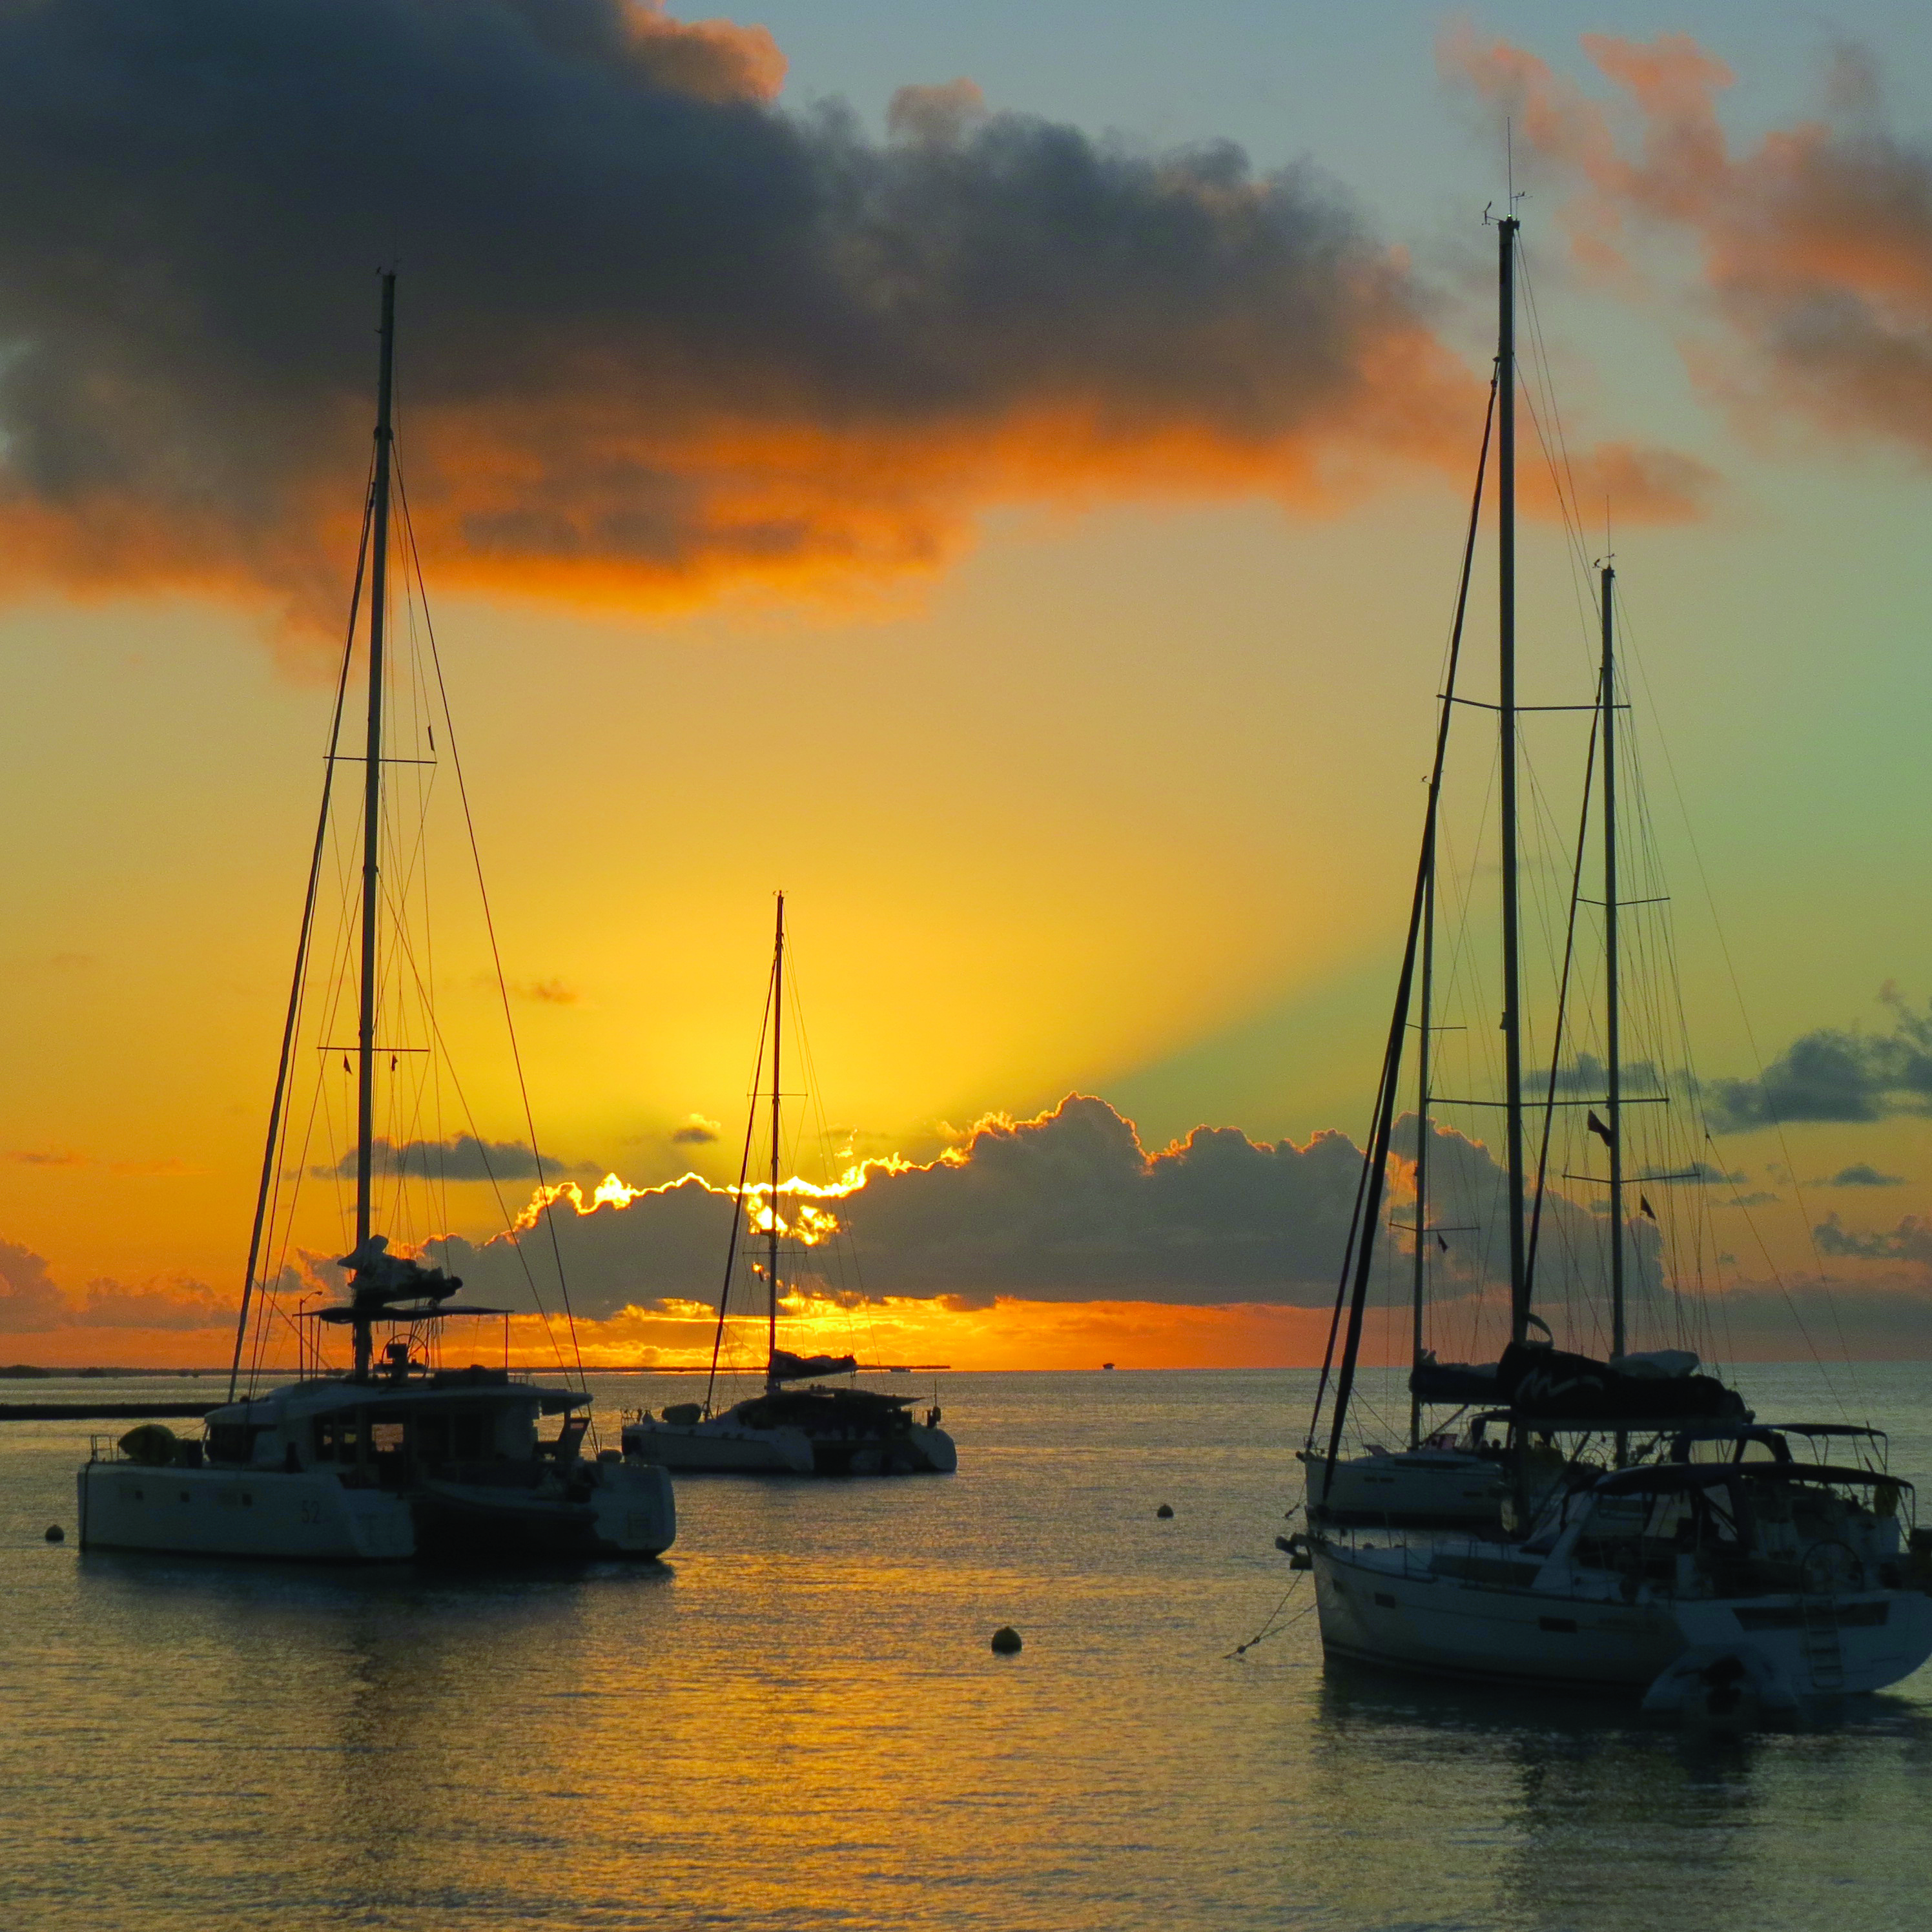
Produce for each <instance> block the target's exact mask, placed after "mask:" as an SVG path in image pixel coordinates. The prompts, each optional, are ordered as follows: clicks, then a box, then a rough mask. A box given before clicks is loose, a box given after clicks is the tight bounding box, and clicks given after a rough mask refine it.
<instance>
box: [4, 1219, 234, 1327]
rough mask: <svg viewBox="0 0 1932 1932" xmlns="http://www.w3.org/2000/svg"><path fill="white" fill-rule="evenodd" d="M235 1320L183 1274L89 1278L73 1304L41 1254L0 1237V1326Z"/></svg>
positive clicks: (224, 1304)
mask: <svg viewBox="0 0 1932 1932" xmlns="http://www.w3.org/2000/svg"><path fill="white" fill-rule="evenodd" d="M234 1319H235V1305H234V1304H233V1302H230V1301H224V1300H223V1298H221V1297H220V1295H217V1293H216V1292H215V1291H214V1289H211V1288H210V1287H209V1286H208V1284H207V1283H205V1282H200V1281H195V1280H191V1279H190V1278H189V1277H187V1276H185V1275H181V1276H161V1277H156V1278H155V1279H154V1280H151V1281H148V1282H145V1283H142V1284H140V1285H139V1286H130V1285H129V1284H127V1283H124V1282H118V1281H113V1280H108V1279H107V1278H106V1277H101V1278H100V1279H98V1280H94V1281H91V1282H89V1283H88V1285H87V1288H86V1292H85V1293H84V1294H83V1296H82V1297H81V1299H80V1301H79V1303H78V1304H76V1303H74V1302H71V1301H69V1300H68V1298H67V1297H66V1295H64V1294H62V1292H61V1290H60V1289H58V1287H57V1286H55V1283H54V1281H53V1280H52V1277H51V1276H49V1274H48V1273H47V1265H46V1262H45V1261H44V1260H43V1259H42V1258H41V1257H40V1256H38V1255H37V1254H35V1253H34V1252H33V1250H31V1249H30V1248H26V1247H22V1246H21V1245H20V1244H19V1243H18V1242H17V1241H0V1331H7V1332H10V1333H14V1334H20V1333H23V1332H32V1333H37V1334H44V1333H46V1331H49V1330H51V1329H55V1328H221V1327H224V1326H226V1325H228V1324H229V1323H230V1322H233V1320H234Z"/></svg>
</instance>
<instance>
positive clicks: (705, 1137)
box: [670, 1127, 718, 1147]
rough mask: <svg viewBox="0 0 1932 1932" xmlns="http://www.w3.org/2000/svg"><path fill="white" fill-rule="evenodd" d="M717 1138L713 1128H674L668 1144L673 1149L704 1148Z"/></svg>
mask: <svg viewBox="0 0 1932 1932" xmlns="http://www.w3.org/2000/svg"><path fill="white" fill-rule="evenodd" d="M717 1138H718V1133H717V1130H716V1129H715V1128H713V1127H676V1128H673V1130H672V1131H671V1136H670V1144H671V1145H672V1146H673V1147H704V1146H707V1145H709V1143H710V1142H712V1141H715V1139H717Z"/></svg>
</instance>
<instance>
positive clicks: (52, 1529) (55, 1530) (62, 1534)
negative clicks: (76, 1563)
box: [47, 1523, 67, 1543]
mask: <svg viewBox="0 0 1932 1932" xmlns="http://www.w3.org/2000/svg"><path fill="white" fill-rule="evenodd" d="M47 1541H49V1543H65V1541H67V1532H66V1531H65V1530H64V1529H62V1527H61V1526H60V1525H59V1524H58V1523H49V1524H48V1525H47Z"/></svg>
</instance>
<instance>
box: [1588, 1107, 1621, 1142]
mask: <svg viewBox="0 0 1932 1932" xmlns="http://www.w3.org/2000/svg"><path fill="white" fill-rule="evenodd" d="M1590 1131H1591V1133H1593V1134H1595V1136H1596V1137H1597V1138H1598V1139H1599V1140H1600V1141H1601V1142H1603V1144H1604V1146H1606V1147H1615V1146H1616V1144H1617V1137H1616V1135H1615V1134H1613V1133H1611V1132H1610V1129H1609V1128H1608V1127H1605V1126H1604V1124H1603V1122H1602V1121H1600V1120H1598V1118H1597V1110H1596V1109H1595V1108H1594V1107H1592V1109H1590Z"/></svg>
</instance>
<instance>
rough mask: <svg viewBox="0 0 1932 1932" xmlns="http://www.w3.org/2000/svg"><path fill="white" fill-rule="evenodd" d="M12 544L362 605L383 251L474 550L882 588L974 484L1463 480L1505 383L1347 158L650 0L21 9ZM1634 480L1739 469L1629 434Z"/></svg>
mask: <svg viewBox="0 0 1932 1932" xmlns="http://www.w3.org/2000/svg"><path fill="white" fill-rule="evenodd" d="M0 68H4V70H5V72H6V73H7V76H8V80H9V103H8V112H7V115H6V116H5V119H4V121H0V167H4V171H5V175H6V178H7V180H8V182H9V184H10V187H9V197H8V202H9V212H8V214H7V219H6V220H5V223H4V224H0V338H4V340H5V343H6V344H7V354H6V356H5V362H4V365H0V434H4V438H5V462H4V466H0V556H4V557H5V559H6V565H5V568H6V570H7V572H8V573H9V574H10V575H11V576H12V577H13V580H15V581H16V582H17V583H19V582H22V581H27V580H37V581H45V580H53V581H55V582H56V583H60V584H62V585H65V586H68V587H69V588H71V589H120V588H127V587H142V586H179V587H185V588H190V589H198V590H204V591H213V592H228V593H241V594H244V595H251V596H256V597H265V598H269V599H272V600H275V601H277V602H278V603H279V604H281V606H282V607H284V609H285V610H287V611H289V612H290V613H293V614H295V615H296V616H298V617H301V616H317V615H320V614H321V613H328V614H329V616H331V617H333V616H334V614H335V613H336V611H337V610H338V607H339V605H340V603H341V596H342V592H343V589H344V575H345V571H346V568H347V559H348V556H349V555H350V551H351V550H352V548H353V541H354V534H355V520H356V513H357V502H358V496H359V478H360V475H361V473H362V467H363V466H364V464H365V462H366V460H367V453H368V416H369V402H368V392H369V389H370V386H371V375H372V369H371V364H372V362H373V356H372V353H371V350H372V345H371V341H370V314H369V311H370V310H371V306H372V302H373V293H374V292H373V286H372V284H371V281H370V278H369V273H368V272H369V270H370V269H371V266H372V265H373V264H374V263H375V262H377V261H378V260H386V259H393V260H398V262H399V263H401V271H402V274H403V277H404V283H403V287H404V294H403V304H404V338H403V350H402V356H401V377H400V381H401V421H402V423H403V425H404V445H405V449H406V451H407V482H408V484H409V487H410V496H411V501H412V505H413V511H414V514H415V517H416V523H417V526H418V528H419V531H420V532H421V533H422V537H423V539H424V541H425V547H428V548H429V549H431V550H433V552H434V556H435V559H436V562H437V571H438V574H439V576H440V577H441V578H443V580H456V581H460V582H466V583H468V584H469V585H470V586H474V587H476V588H478V589H483V590H486V591H490V592H507V593H511V594H516V595H529V594H537V595H543V594H558V595H569V596H571V597H573V598H590V599H598V598H606V599H612V600H620V601H637V600H638V599H640V598H643V599H657V600H660V601H661V600H667V599H668V600H677V601H691V600H692V599H694V598H701V597H705V596H709V595H713V594H715V592H718V590H719V589H721V588H724V587H725V586H743V585H748V584H749V585H758V586H765V587H766V588H767V589H775V590H778V591H780V592H805V593H810V594H817V593H821V592H831V593H835V594H838V595H852V594H854V593H859V594H869V593H871V592H876V591H877V589H880V586H887V585H889V584H891V583H894V582H895V581H897V580H901V579H902V578H903V577H905V576H906V575H907V574H908V573H910V574H917V573H920V572H926V571H932V569H934V568H937V567H938V566H939V565H942V564H943V563H944V562H945V561H946V560H947V559H949V558H950V557H951V556H954V555H955V554H956V553H957V552H958V551H959V549H960V547H961V546H962V544H964V543H965V541H968V538H969V537H970V534H971V530H972V529H973V527H974V520H975V519H976V517H977V516H978V514H980V512H982V511H984V510H985V509H986V508H989V507H990V506H992V505H998V504H1009V503H1029V502H1031V503H1052V504H1055V505H1068V504H1071V505H1084V504H1087V503H1090V502H1098V501H1101V500H1104V499H1108V498H1109V497H1115V496H1122V495H1126V494H1147V493H1172V494H1174V495H1176V496H1213V495H1217V494H1220V495H1226V494H1235V493H1239V494H1257V493H1259V494H1262V495H1265V496H1273V497H1274V498H1276V499H1278V500H1280V501H1281V502H1284V503H1286V504H1291V505H1330V504H1333V503H1334V502H1338V501H1346V500H1348V499H1349V498H1350V497H1351V496H1352V495H1354V494H1355V493H1358V492H1360V491H1361V490H1364V489H1367V488H1371V487H1377V486H1378V485H1379V484H1382V483H1384V482H1385V481H1388V480H1389V479H1391V478H1394V477H1399V476H1403V475H1412V474H1413V473H1415V472H1416V471H1417V470H1418V468H1419V469H1422V470H1424V471H1427V470H1428V469H1433V468H1439V467H1442V466H1451V467H1453V468H1454V470H1455V471H1456V472H1457V474H1458V475H1460V474H1461V472H1463V470H1464V469H1466V466H1467V463H1468V460H1469V451H1470V448H1471V445H1472V440H1473V437H1474V434H1475V428H1476V425H1477V423H1478V419H1479V418H1480V414H1481V385H1480V383H1479V382H1478V379H1477V377H1475V374H1473V373H1472V371H1470V370H1469V368H1467V366H1466V365H1465V364H1464V363H1463V362H1462V361H1461V360H1460V359H1459V358H1458V357H1457V356H1455V355H1454V354H1453V353H1451V352H1450V351H1449V350H1448V349H1447V348H1446V347H1445V346H1444V344H1442V341H1440V340H1439V338H1438V335H1437V334H1436V331H1435V329H1434V326H1433V320H1432V317H1433V303H1432V300H1431V299H1430V296H1429V295H1428V293H1427V291H1426V290H1424V289H1423V288H1422V287H1421V285H1420V284H1418V281H1417V280H1416V278H1415V276H1414V275H1413V274H1412V272H1411V271H1410V269H1409V266H1407V264H1406V262H1405V261H1404V260H1403V258H1402V257H1401V256H1400V254H1399V253H1397V251H1394V250H1392V249H1391V248H1388V247H1387V246H1386V245H1383V244H1382V243H1381V242H1379V241H1377V240H1376V239H1375V237H1374V236H1372V235H1371V234H1370V233H1368V232H1367V229H1365V228H1364V226H1363V224H1362V223H1361V221H1360V220H1359V219H1358V217H1356V216H1355V214H1353V213H1352V211H1350V210H1349V208H1348V207H1347V206H1346V205H1345V204H1344V202H1343V201H1342V200H1341V199H1340V198H1339V197H1338V196H1337V194H1336V193H1334V191H1333V190H1331V188H1330V187H1328V186H1327V185H1326V184H1324V183H1323V182H1322V181H1320V180H1319V178H1316V176H1315V175H1313V173H1311V172H1310V171H1308V170H1307V169H1291V170H1288V171H1285V172H1280V173H1277V174H1273V175H1258V174H1256V172H1254V171H1253V169H1250V166H1249V165H1248V164H1247V161H1246V160H1245V159H1244V157H1242V155H1241V154H1240V153H1239V151H1238V150H1236V149H1235V148H1232V146H1229V145H1211V146H1205V147H1201V148H1192V149H1189V150H1187V151H1179V152H1174V153H1168V154H1142V153H1138V152H1135V151H1130V150H1129V149H1128V148H1125V147H1124V146H1122V145H1119V144H1117V143H1110V142H1098V141H1096V140H1094V139H1090V138H1089V137H1088V136H1086V135H1085V134H1083V133H1081V132H1079V130H1076V129H1074V128H1072V127H1066V126H1061V125H1057V124H1052V123H1049V122H1047V121H1042V120H1039V119H1035V118H1029V117H1025V116H1022V115H1012V114H1002V113H988V112H986V110H985V107H984V104H983V102H982V101H980V98H979V96H978V91H977V89H975V88H974V87H973V86H972V85H971V83H969V82H965V81H955V82H953V83H948V84H947V85H946V86H941V87H936V88H925V89H910V90H907V91H905V92H902V93H901V95H900V97H899V98H898V101H897V103H896V104H895V110H894V114H893V117H892V123H893V126H894V128H895V130H896V131H895V133H894V135H893V136H892V138H890V139H888V140H887V141H886V142H884V143H883V144H881V143H879V142H875V141H874V140H872V139H869V138H868V137H867V136H865V133H863V132H862V130H860V129H859V127H857V126H856V124H855V123H854V122H853V120H852V119H851V118H850V116H849V115H845V114H844V113H841V112H840V111H838V110H830V109H828V110H820V111H817V112H814V113H811V114H809V115H801V114H793V113H787V112H786V111H784V110H782V109H781V108H780V107H778V105H777V104H776V103H775V100H774V98H773V97H774V95H775V90H776V89H777V86H778V83H779V80H780V79H781V75H782V70H783V63H782V60H781V57H780V55H779V54H778V50H777V49H776V48H775V46H773V44H772V42H771V40H770V38H769V36H768V35H766V34H764V33H763V32H762V31H761V30H757V29H753V28H739V27H736V26H731V25H729V24H727V23H718V22H705V23H696V24H691V23H682V22H679V21H676V20H671V19H670V18H669V17H667V16H666V15H665V14H664V12H663V11H662V10H661V7H658V6H657V5H635V4H631V0H434V4H432V0H326V4H325V0H44V3H43V4H37V5H31V6H26V5H17V6H13V7H7V8H5V9H4V10H0ZM1602 461H1603V463H1604V464H1606V465H1607V466H1609V468H1610V470H1611V472H1613V474H1614V475H1615V477H1616V479H1617V480H1618V487H1619V497H1620V505H1619V514H1622V515H1623V516H1625V517H1628V518H1639V517H1643V516H1644V515H1646V514H1653V515H1661V516H1678V515H1682V514H1686V513H1687V512H1688V511H1689V510H1691V508H1694V498H1695V496H1696V493H1697V489H1696V487H1695V486H1696V485H1697V481H1698V479H1697V477H1696V476H1695V475H1694V472H1692V471H1691V470H1689V469H1686V468H1685V466H1683V465H1682V463H1676V464H1674V465H1673V461H1672V460H1671V459H1670V458H1667V457H1666V456H1664V455H1661V453H1657V452H1641V451H1630V450H1626V451H1618V450H1616V449H1610V450H1607V451H1605V452H1604V453H1603V457H1602Z"/></svg>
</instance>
